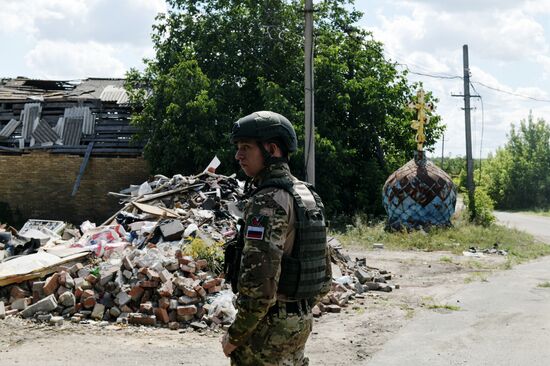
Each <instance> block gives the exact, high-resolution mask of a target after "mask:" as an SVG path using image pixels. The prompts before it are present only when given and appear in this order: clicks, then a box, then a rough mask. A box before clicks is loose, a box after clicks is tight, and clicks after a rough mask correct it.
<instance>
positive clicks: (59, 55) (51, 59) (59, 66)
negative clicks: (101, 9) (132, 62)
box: [25, 41, 127, 79]
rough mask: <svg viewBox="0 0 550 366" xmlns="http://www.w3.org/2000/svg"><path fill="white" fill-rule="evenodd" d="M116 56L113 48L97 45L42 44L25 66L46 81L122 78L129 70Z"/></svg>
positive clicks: (27, 57) (51, 42) (59, 42)
mask: <svg viewBox="0 0 550 366" xmlns="http://www.w3.org/2000/svg"><path fill="white" fill-rule="evenodd" d="M115 53H116V50H115V49H114V48H113V47H112V46H109V45H104V44H100V43H97V42H86V43H69V42H66V41H40V42H38V43H37V44H36V46H35V47H34V48H33V49H32V50H31V51H30V52H29V53H28V54H27V55H26V56H25V62H26V64H27V66H28V67H29V68H30V69H31V70H32V71H33V72H34V73H35V75H37V76H38V77H41V78H46V79H81V78H85V77H94V76H95V77H123V76H124V73H125V72H126V69H127V68H126V67H125V65H124V64H123V63H122V62H121V61H120V60H119V59H118V58H117V57H116V56H115Z"/></svg>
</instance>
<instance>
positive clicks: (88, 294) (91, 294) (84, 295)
mask: <svg viewBox="0 0 550 366" xmlns="http://www.w3.org/2000/svg"><path fill="white" fill-rule="evenodd" d="M94 296H95V292H94V290H84V291H82V295H81V296H80V299H81V300H85V299H87V298H88V297H94Z"/></svg>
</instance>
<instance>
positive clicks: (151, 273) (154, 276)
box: [145, 268, 160, 282]
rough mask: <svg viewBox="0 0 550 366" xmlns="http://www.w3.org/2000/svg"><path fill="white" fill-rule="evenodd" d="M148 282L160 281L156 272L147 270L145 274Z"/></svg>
mask: <svg viewBox="0 0 550 366" xmlns="http://www.w3.org/2000/svg"><path fill="white" fill-rule="evenodd" d="M145 274H146V275H147V277H148V278H149V280H151V281H157V282H158V281H160V276H159V274H158V272H157V271H154V270H152V269H151V268H147V271H146V272H145Z"/></svg>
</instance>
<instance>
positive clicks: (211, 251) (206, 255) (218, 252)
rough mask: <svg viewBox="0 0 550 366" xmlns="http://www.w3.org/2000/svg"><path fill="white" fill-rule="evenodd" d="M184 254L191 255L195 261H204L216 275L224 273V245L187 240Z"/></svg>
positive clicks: (198, 239)
mask: <svg viewBox="0 0 550 366" xmlns="http://www.w3.org/2000/svg"><path fill="white" fill-rule="evenodd" d="M183 254H185V255H189V256H191V257H193V258H194V259H204V260H206V262H207V263H208V269H209V270H211V271H213V272H214V273H221V272H222V271H223V261H224V253H223V243H222V242H206V241H204V240H203V239H201V238H199V237H197V238H191V237H190V238H187V239H186V243H185V244H184V247H183Z"/></svg>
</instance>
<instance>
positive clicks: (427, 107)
mask: <svg viewBox="0 0 550 366" xmlns="http://www.w3.org/2000/svg"><path fill="white" fill-rule="evenodd" d="M424 97H425V94H424V90H423V89H420V90H419V91H418V92H417V93H416V102H411V103H410V104H409V107H410V108H411V109H416V111H417V117H416V120H414V121H412V123H411V127H412V128H414V129H415V130H416V131H417V132H416V136H415V140H416V149H417V150H418V151H422V147H423V145H424V142H426V135H425V134H424V125H425V124H426V123H427V122H428V119H429V116H427V115H426V111H428V112H431V111H432V104H431V103H426V102H425V100H424Z"/></svg>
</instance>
